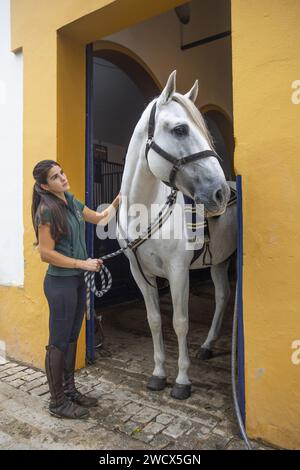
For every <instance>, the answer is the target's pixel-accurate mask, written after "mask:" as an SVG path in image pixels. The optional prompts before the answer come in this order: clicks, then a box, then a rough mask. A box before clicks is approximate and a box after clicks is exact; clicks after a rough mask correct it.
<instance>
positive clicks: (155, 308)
mask: <svg viewBox="0 0 300 470" xmlns="http://www.w3.org/2000/svg"><path fill="white" fill-rule="evenodd" d="M130 264H131V272H132V275H133V277H134V279H135V281H136V283H137V285H138V286H139V288H140V290H141V292H142V294H143V297H144V301H145V305H146V310H147V319H148V323H149V327H150V330H151V334H152V339H153V348H154V370H153V374H152V377H151V378H150V379H149V382H148V384H147V388H148V389H149V390H152V391H159V390H163V389H164V388H165V387H166V385H167V380H166V371H165V351H164V342H163V335H162V325H161V313H160V307H159V295H158V290H157V285H156V278H155V277H153V276H151V277H150V276H147V279H148V280H149V282H150V283H151V284H152V285H153V286H154V287H152V286H151V285H149V284H148V283H147V282H146V281H145V279H144V277H143V276H142V275H141V273H140V270H139V268H138V267H137V265H136V263H134V262H131V263H130Z"/></svg>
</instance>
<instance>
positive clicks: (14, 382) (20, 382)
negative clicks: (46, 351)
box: [9, 377, 24, 388]
mask: <svg viewBox="0 0 300 470" xmlns="http://www.w3.org/2000/svg"><path fill="white" fill-rule="evenodd" d="M9 384H10V385H11V386H12V387H16V388H18V387H20V386H21V385H23V384H24V380H21V379H15V377H14V380H12V381H10V382H9Z"/></svg>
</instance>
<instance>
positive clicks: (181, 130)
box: [172, 124, 189, 137]
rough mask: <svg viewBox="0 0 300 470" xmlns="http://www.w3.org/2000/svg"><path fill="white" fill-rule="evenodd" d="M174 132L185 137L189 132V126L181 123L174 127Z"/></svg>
mask: <svg viewBox="0 0 300 470" xmlns="http://www.w3.org/2000/svg"><path fill="white" fill-rule="evenodd" d="M172 132H173V133H174V134H175V135H176V136H178V137H184V136H186V135H188V134H189V126H187V125H186V124H181V125H180V126H176V127H174V129H173V131H172Z"/></svg>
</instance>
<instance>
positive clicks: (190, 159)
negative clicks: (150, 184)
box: [145, 101, 220, 190]
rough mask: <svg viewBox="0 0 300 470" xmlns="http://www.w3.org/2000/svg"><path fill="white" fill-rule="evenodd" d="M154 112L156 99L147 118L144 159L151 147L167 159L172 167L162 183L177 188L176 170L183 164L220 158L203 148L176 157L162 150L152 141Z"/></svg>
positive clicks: (212, 151)
mask: <svg viewBox="0 0 300 470" xmlns="http://www.w3.org/2000/svg"><path fill="white" fill-rule="evenodd" d="M155 112H156V101H155V103H154V104H153V106H152V109H151V113H150V118H149V125H148V140H147V143H146V148H145V156H146V160H147V163H148V153H149V150H150V149H152V150H154V152H156V153H158V154H159V155H160V156H161V157H163V158H164V159H165V160H168V162H170V163H172V164H173V167H172V170H171V173H170V176H169V181H163V183H165V184H166V185H168V186H170V187H171V188H174V189H176V190H177V188H176V185H175V178H176V175H177V172H178V170H179V169H180V168H181V167H182V166H183V165H186V164H187V163H191V162H194V161H196V160H199V159H200V158H207V157H215V158H219V159H220V157H219V155H218V154H217V153H216V152H215V151H214V150H203V151H202V152H197V153H193V154H192V155H187V156H186V157H182V158H176V157H174V156H173V155H170V154H169V153H168V152H166V151H165V150H163V149H162V148H161V147H160V146H159V145H158V144H157V143H156V142H154V139H153V137H154V131H155ZM148 165H149V163H148Z"/></svg>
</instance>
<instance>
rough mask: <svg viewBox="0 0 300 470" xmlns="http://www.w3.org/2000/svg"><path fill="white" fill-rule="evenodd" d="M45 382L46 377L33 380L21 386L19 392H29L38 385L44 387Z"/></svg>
mask: <svg viewBox="0 0 300 470" xmlns="http://www.w3.org/2000/svg"><path fill="white" fill-rule="evenodd" d="M46 382H47V377H40V378H38V379H35V380H33V381H32V382H28V383H26V384H24V385H21V387H20V390H23V391H24V392H30V390H32V389H33V388H37V387H39V386H40V385H44V384H45V383H46Z"/></svg>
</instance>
